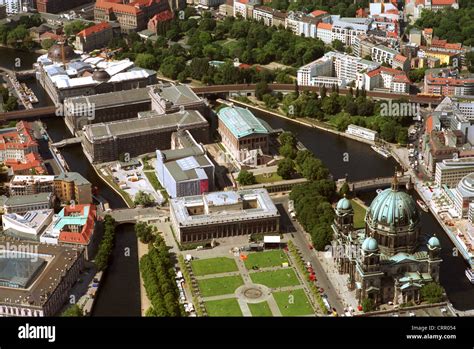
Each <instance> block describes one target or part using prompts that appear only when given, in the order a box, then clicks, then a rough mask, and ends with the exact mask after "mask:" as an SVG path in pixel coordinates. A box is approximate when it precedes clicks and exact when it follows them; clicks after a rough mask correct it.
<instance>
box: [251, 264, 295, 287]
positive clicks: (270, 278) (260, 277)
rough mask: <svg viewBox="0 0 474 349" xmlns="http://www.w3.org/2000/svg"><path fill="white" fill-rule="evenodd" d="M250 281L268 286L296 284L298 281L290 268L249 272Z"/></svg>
mask: <svg viewBox="0 0 474 349" xmlns="http://www.w3.org/2000/svg"><path fill="white" fill-rule="evenodd" d="M250 278H251V279H252V282H254V283H256V284H261V285H265V286H267V287H270V288H276V287H286V286H296V285H299V284H300V282H299V280H298V278H297V277H296V274H295V272H294V271H293V269H291V268H286V269H279V270H272V271H262V272H257V273H250Z"/></svg>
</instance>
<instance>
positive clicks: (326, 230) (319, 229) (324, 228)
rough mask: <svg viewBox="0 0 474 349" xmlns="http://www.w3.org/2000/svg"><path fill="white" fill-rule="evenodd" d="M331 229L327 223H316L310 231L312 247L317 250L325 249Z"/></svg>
mask: <svg viewBox="0 0 474 349" xmlns="http://www.w3.org/2000/svg"><path fill="white" fill-rule="evenodd" d="M332 235H333V233H332V231H331V228H330V227H329V226H328V225H323V224H320V225H316V226H315V227H314V228H313V230H312V231H311V241H312V242H313V245H314V248H315V249H316V250H318V251H325V249H326V247H327V246H328V245H330V244H331V240H332Z"/></svg>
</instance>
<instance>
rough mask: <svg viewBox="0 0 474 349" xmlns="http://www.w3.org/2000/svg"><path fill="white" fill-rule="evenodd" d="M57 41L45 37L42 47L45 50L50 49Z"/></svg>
mask: <svg viewBox="0 0 474 349" xmlns="http://www.w3.org/2000/svg"><path fill="white" fill-rule="evenodd" d="M54 43H55V41H54V40H53V39H44V40H43V41H42V42H41V48H42V49H43V50H49V49H50V48H51V46H53V45H54Z"/></svg>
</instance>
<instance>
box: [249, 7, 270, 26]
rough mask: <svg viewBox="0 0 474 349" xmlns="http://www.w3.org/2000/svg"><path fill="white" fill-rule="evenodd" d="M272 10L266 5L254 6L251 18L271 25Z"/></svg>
mask: <svg viewBox="0 0 474 349" xmlns="http://www.w3.org/2000/svg"><path fill="white" fill-rule="evenodd" d="M273 11H274V10H273V9H272V8H271V7H268V6H255V7H254V9H253V19H255V20H256V21H257V22H262V23H263V24H265V25H266V26H268V27H271V26H272V25H273Z"/></svg>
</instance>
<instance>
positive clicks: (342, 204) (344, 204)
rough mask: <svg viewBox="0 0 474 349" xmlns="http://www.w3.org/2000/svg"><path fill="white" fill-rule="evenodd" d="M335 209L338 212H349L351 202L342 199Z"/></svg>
mask: <svg viewBox="0 0 474 349" xmlns="http://www.w3.org/2000/svg"><path fill="white" fill-rule="evenodd" d="M336 208H337V209H338V210H350V209H351V208H352V204H351V201H350V200H349V199H346V198H342V199H341V200H339V201H338V202H337V206H336Z"/></svg>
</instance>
